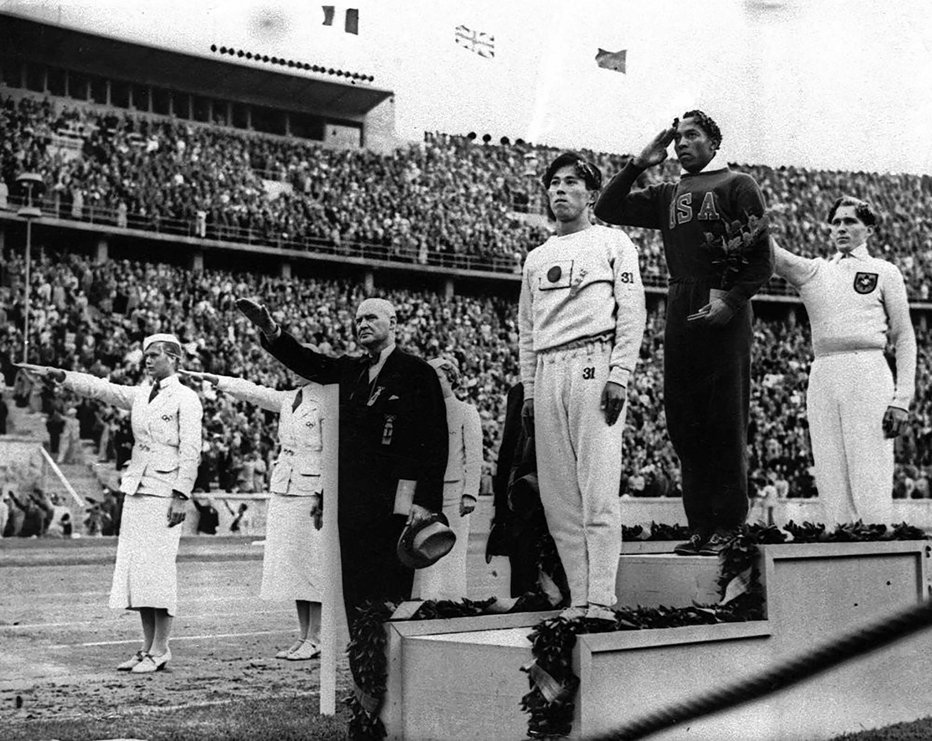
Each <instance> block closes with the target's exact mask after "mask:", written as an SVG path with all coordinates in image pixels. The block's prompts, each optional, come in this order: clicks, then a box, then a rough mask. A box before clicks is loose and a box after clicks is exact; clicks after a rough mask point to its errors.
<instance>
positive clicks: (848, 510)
mask: <svg viewBox="0 0 932 741" xmlns="http://www.w3.org/2000/svg"><path fill="white" fill-rule="evenodd" d="M829 222H830V224H831V227H832V239H833V241H834V242H835V245H836V247H837V248H838V252H836V254H835V255H834V256H833V257H832V258H830V259H828V260H825V259H822V258H815V259H807V258H803V257H798V256H796V255H793V254H792V253H790V252H788V251H787V250H785V249H783V248H781V247H777V248H776V249H775V253H774V257H775V270H776V273H777V275H779V276H780V277H782V278H785V279H786V280H787V282H789V283H790V284H791V285H793V286H794V287H795V288H796V289H797V290H798V291H799V293H800V297H801V298H802V300H803V304H804V305H805V307H806V311H807V312H808V314H809V321H810V324H811V326H812V347H813V354H814V355H815V360H814V361H813V363H812V369H811V371H810V375H809V390H808V394H807V399H806V408H807V414H808V417H809V432H810V437H811V439H812V453H813V457H814V459H815V477H816V486H817V488H818V491H819V500H820V501H821V502H822V504H823V506H824V510H825V521H826V523H827V524H828V525H835V524H839V523H846V522H854V521H856V520H859V519H860V520H863V521H864V522H865V523H883V524H887V525H889V524H890V523H891V520H892V488H893V437H895V436H896V435H897V434H899V432H900V431H901V430H902V427H903V426H904V425H905V423H906V420H907V416H908V410H909V405H910V402H911V401H912V398H913V391H914V384H915V373H916V337H915V334H914V332H913V327H912V324H911V322H910V318H909V305H908V303H907V298H906V287H905V286H904V284H903V276H902V275H901V273H900V271H899V269H897V267H896V266H895V265H893V264H892V263H889V262H886V261H885V260H880V259H878V258H876V257H871V256H870V255H869V254H868V252H867V246H866V240H867V237H868V236H869V235H870V232H871V231H872V228H873V224H874V223H875V219H874V216H873V214H872V213H871V212H870V209H869V207H868V206H867V204H865V203H863V202H861V201H857V200H856V199H853V198H848V197H844V198H841V199H839V200H838V201H836V203H835V206H833V208H832V212H831V213H830V215H829ZM888 340H889V342H890V343H892V344H893V346H894V347H895V351H896V382H895V383H894V379H893V374H892V373H891V371H890V367H889V365H888V363H887V360H886V358H885V357H884V348H885V347H886V345H887V342H888Z"/></svg>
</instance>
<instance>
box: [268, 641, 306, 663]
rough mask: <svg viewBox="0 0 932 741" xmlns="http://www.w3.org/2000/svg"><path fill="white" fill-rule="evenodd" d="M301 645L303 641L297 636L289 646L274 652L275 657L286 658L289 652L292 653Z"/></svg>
mask: <svg viewBox="0 0 932 741" xmlns="http://www.w3.org/2000/svg"><path fill="white" fill-rule="evenodd" d="M303 645H304V641H302V640H301V639H300V638H299V639H298V640H296V641H295V642H294V643H292V644H291V645H290V646H288V648H283V649H282V650H281V651H279V652H278V653H277V654H275V658H276V659H287V658H288V657H289V656H290V655H291V654H293V653H294V652H295V651H297V650H298V649H299V648H301V646H303Z"/></svg>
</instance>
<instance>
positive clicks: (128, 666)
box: [117, 651, 146, 672]
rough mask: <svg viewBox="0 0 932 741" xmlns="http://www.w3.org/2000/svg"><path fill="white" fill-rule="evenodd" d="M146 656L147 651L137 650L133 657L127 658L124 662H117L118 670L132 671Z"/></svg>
mask: <svg viewBox="0 0 932 741" xmlns="http://www.w3.org/2000/svg"><path fill="white" fill-rule="evenodd" d="M145 656H146V652H145V651H137V652H136V653H135V654H133V657H132V658H131V659H127V660H126V661H124V662H123V663H122V664H117V671H118V672H128V671H132V670H133V668H134V667H135V666H136V665H137V664H138V663H139V662H140V661H142V660H143V659H144V658H145Z"/></svg>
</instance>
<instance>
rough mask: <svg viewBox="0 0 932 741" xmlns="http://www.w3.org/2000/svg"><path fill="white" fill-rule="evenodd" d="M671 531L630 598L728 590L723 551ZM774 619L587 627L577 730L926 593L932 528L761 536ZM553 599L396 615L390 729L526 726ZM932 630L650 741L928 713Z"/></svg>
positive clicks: (793, 731)
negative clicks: (903, 536) (722, 579)
mask: <svg viewBox="0 0 932 741" xmlns="http://www.w3.org/2000/svg"><path fill="white" fill-rule="evenodd" d="M671 548H672V544H671V543H649V542H644V543H632V544H625V546H624V550H623V552H622V554H621V557H620V567H619V576H618V597H619V604H618V606H619V607H625V606H636V605H640V606H642V607H656V606H660V605H664V606H668V607H685V606H689V605H692V604H694V603H709V602H715V601H717V599H718V597H717V587H716V581H717V579H718V575H719V560H718V559H717V558H708V557H705V558H704V557H699V556H695V557H682V556H675V555H673V554H672V553H670V552H669V551H670V549H671ZM759 548H760V553H759V556H758V558H759V563H758V568H759V572H760V581H761V584H762V586H763V589H764V598H765V619H763V620H756V621H749V622H738V623H719V624H715V625H700V626H689V627H679V628H666V629H655V630H631V631H617V632H611V633H596V634H588V635H587V634H581V635H579V636H578V640H577V642H576V646H575V648H574V649H573V670H574V673H575V674H576V675H577V676H578V677H579V680H580V683H579V688H578V691H577V694H576V697H575V711H574V718H573V727H572V735H571V736H570V738H584V737H588V736H591V735H592V734H598V733H606V732H609V731H612V730H614V729H617V728H618V727H620V726H622V725H624V724H625V723H627V722H630V721H632V720H634V719H635V718H639V717H641V716H643V715H644V714H647V713H652V712H655V711H657V710H660V709H662V708H665V707H668V706H670V705H671V704H675V703H677V702H681V701H685V700H690V699H693V698H696V697H697V696H702V695H703V693H707V692H709V691H711V690H714V689H718V688H720V687H722V686H724V685H730V684H732V683H734V682H736V681H740V680H741V679H742V678H748V679H750V678H751V677H753V676H754V675H756V674H759V673H760V672H761V671H762V670H765V669H767V668H768V667H771V666H773V665H774V664H776V663H779V662H781V661H784V660H786V659H789V658H793V657H798V656H805V655H806V654H807V652H811V650H812V649H813V648H814V647H816V646H820V645H821V644H823V643H825V642H826V641H828V640H830V639H832V638H835V637H839V636H843V635H846V634H848V633H850V632H852V631H856V630H858V629H859V628H862V627H863V626H865V625H867V624H873V623H875V622H876V621H878V620H879V619H881V618H884V617H886V616H889V615H891V614H892V613H895V612H896V611H898V610H901V609H903V608H906V607H909V606H912V605H916V604H918V603H920V602H922V601H923V600H924V599H925V597H926V594H927V592H928V585H927V569H928V566H927V562H928V557H929V547H928V546H927V545H926V541H895V542H886V541H885V542H869V543H860V542H858V543H827V544H781V545H765V546H760V547H759ZM557 614H558V613H557V612H537V613H519V614H505V615H489V616H481V617H470V618H455V619H445V620H396V621H389V622H387V623H386V625H385V629H386V631H387V639H388V642H387V649H386V650H387V658H388V676H387V692H386V695H385V698H384V704H383V706H382V710H381V719H382V721H383V723H384V724H385V727H386V730H387V732H388V738H389V739H406V740H407V741H427V740H428V739H429V740H431V741H433V740H440V739H457V741H460V740H465V739H476V741H480V740H481V741H486V740H488V739H522V738H526V737H527V721H528V716H527V714H526V713H524V712H522V710H521V709H520V701H521V698H522V696H523V695H524V694H526V693H527V691H528V688H529V684H528V675H527V674H526V673H524V672H522V671H521V670H520V668H521V667H522V666H524V665H526V664H528V663H530V662H531V661H532V660H533V657H532V654H531V644H530V642H529V640H528V635H529V633H530V632H531V630H532V628H533V626H535V625H537V624H538V623H540V622H541V621H542V620H544V619H546V618H548V617H553V616H555V615H557ZM930 645H932V636H930V635H929V634H926V633H923V632H920V633H917V634H914V635H913V636H912V637H909V638H905V639H903V640H901V641H898V642H896V643H893V644H891V645H889V646H887V647H885V648H884V649H883V650H880V651H875V652H872V653H870V654H868V655H865V656H862V657H859V658H855V659H853V660H852V661H849V662H847V663H844V664H842V665H840V666H839V667H836V668H835V669H831V670H829V671H826V672H824V673H822V674H819V675H816V676H814V677H812V678H810V679H808V680H805V681H803V682H801V683H799V684H796V685H794V686H792V687H789V688H787V689H785V690H782V691H780V692H777V693H775V694H771V695H769V696H767V697H765V698H763V699H761V700H757V701H754V702H750V703H747V704H744V705H740V706H737V707H734V708H731V709H729V710H725V711H723V712H720V713H718V714H715V715H711V716H708V717H705V718H702V719H700V720H698V721H694V722H690V723H688V724H683V725H680V726H677V727H675V728H672V729H670V730H667V731H664V732H661V733H658V734H656V735H653V736H651V737H650V738H651V739H667V740H672V739H683V738H689V739H697V740H700V741H701V740H704V739H715V740H719V739H735V740H739V739H740V741H751V740H752V739H768V740H773V741H786V740H789V739H807V740H811V739H827V738H831V737H833V736H836V735H838V734H841V733H844V732H849V731H858V730H862V729H865V728H875V727H879V726H884V725H888V724H891V723H895V722H899V721H910V720H915V719H917V718H919V717H923V716H927V715H929V714H932V699H930V698H929V693H928V688H927V686H926V683H927V681H928V677H929V676H930V672H932V651H930V650H929V647H930Z"/></svg>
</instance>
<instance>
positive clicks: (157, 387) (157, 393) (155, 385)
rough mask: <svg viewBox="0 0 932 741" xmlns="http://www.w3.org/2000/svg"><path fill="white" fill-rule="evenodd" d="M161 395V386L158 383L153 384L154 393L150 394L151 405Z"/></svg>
mask: <svg viewBox="0 0 932 741" xmlns="http://www.w3.org/2000/svg"><path fill="white" fill-rule="evenodd" d="M158 395H159V384H158V381H156V382H155V383H153V384H152V391H150V392H149V403H150V404H151V403H152V400H153V399H154V398H155V397H156V396H158Z"/></svg>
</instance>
